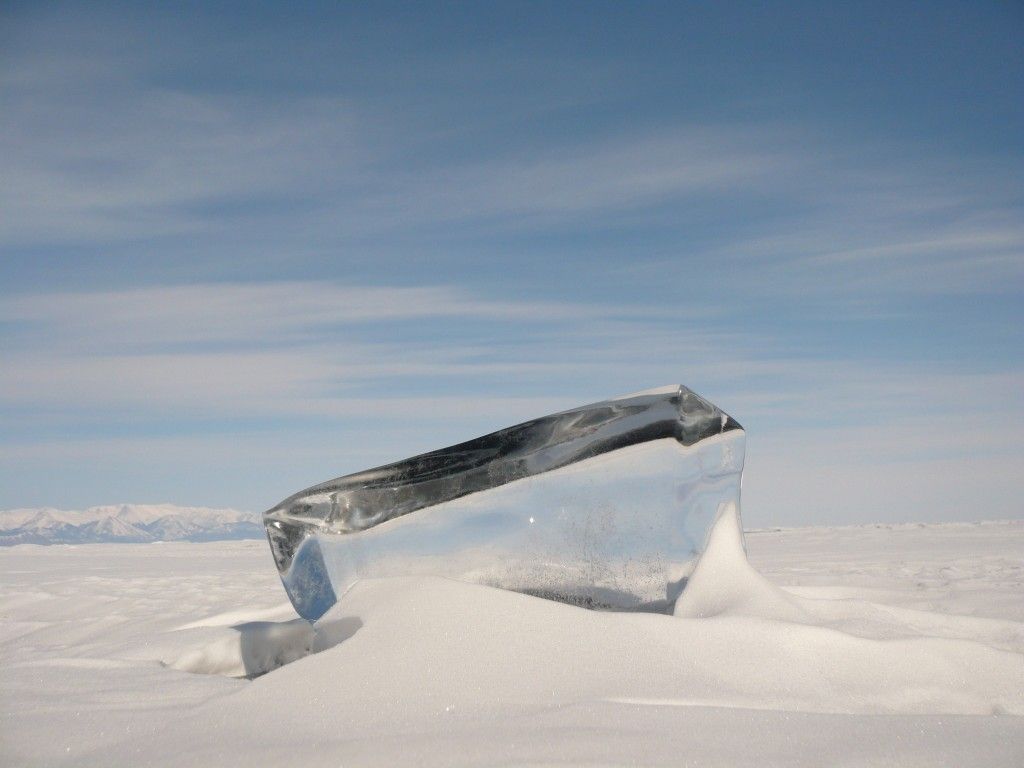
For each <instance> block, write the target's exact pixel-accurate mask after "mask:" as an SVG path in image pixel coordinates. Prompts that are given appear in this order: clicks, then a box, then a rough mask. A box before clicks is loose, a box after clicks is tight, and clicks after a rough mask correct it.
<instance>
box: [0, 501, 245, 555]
mask: <svg viewBox="0 0 1024 768" xmlns="http://www.w3.org/2000/svg"><path fill="white" fill-rule="evenodd" d="M264 535H265V534H264V531H263V524H262V522H261V521H260V515H258V514H256V513H255V512H239V511H238V510H236V509H211V508H209V507H179V506H176V505H174V504H120V505H110V506H103V507H89V509H83V510H63V509H52V508H49V507H43V508H38V509H7V510H0V546H12V545H14V544H92V543H99V542H108V543H109V542H134V543H142V542H150V541H223V540H225V539H259V538H263V536H264Z"/></svg>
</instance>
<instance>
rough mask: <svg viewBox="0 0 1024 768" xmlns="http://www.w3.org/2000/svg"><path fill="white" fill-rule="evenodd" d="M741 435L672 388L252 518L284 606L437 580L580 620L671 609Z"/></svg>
mask: <svg viewBox="0 0 1024 768" xmlns="http://www.w3.org/2000/svg"><path fill="white" fill-rule="evenodd" d="M743 455H744V433H743V429H742V428H741V427H740V425H739V424H737V423H736V421H735V420H733V418H732V417H730V416H728V415H727V414H725V413H723V412H722V411H721V410H719V409H718V408H717V407H715V406H714V405H712V404H711V403H709V402H708V401H707V400H704V399H703V398H701V397H700V396H699V395H697V394H695V393H694V392H691V391H690V390H689V389H687V388H686V387H683V386H670V387H662V388H660V389H656V390H648V391H646V392H641V393H638V394H635V395H627V396H624V397H620V398H615V399H611V400H605V401H603V402H600V403H594V404H592V405H586V406H583V407H581V408H574V409H572V410H569V411H563V412H561V413H556V414H553V415H551V416H544V417H542V418H539V419H534V420H532V421H528V422H525V423H523V424H517V425H515V426H512V427H508V428H506V429H502V430H499V431H497V432H493V433H491V434H489V435H484V436H483V437H478V438H476V439H475V440H470V441H469V442H465V443H460V444H459V445H453V446H451V447H449V448H442V449H440V450H437V451H431V452H430V453H424V454H421V455H419V456H414V457H412V458H410V459H406V460H404V461H399V462H397V463H394V464H388V465H386V466H383V467H378V468H376V469H369V470H366V471H364V472H357V473H355V474H352V475H346V476H344V477H339V478H337V479H334V480H329V481H327V482H325V483H321V484H320V485H315V486H313V487H312V488H308V489H306V490H304V491H301V492H299V493H297V494H295V495H293V496H290V497H289V498H287V499H285V500H284V501H282V502H281V503H280V504H278V505H277V506H275V507H273V508H272V509H270V510H268V511H267V512H265V513H264V515H263V519H264V524H265V525H266V528H267V535H268V538H269V540H270V547H271V550H272V551H273V555H274V560H275V562H276V564H277V568H278V570H279V571H280V573H281V579H282V581H283V582H284V586H285V589H286V590H287V592H288V596H289V597H290V598H291V601H292V603H293V605H294V606H295V609H296V610H297V611H298V613H299V614H300V615H301V616H303V617H304V618H306V619H309V620H316V619H317V618H319V617H320V616H322V615H323V614H324V613H325V612H326V611H327V610H328V609H329V608H330V607H331V606H332V605H333V604H334V603H335V602H336V601H337V600H338V599H339V598H340V597H341V596H342V595H344V593H345V591H346V590H347V589H349V587H351V586H352V585H353V584H354V583H355V582H356V581H358V580H360V579H366V578H378V577H386V576H415V575H423V576H444V577H448V578H453V579H459V580H461V581H468V582H473V583H477V584H486V585H490V586H495V587H501V588H503V589H511V590H515V591H518V592H525V593H528V594H531V595H537V596H540V597H546V598H550V599H553V600H560V601H563V602H567V603H572V604H574V605H579V606H583V607H587V608H595V609H605V610H625V611H654V612H671V610H672V607H673V605H674V603H675V600H676V598H677V597H678V596H679V594H680V593H681V591H682V590H683V589H684V588H685V585H686V579H687V577H688V576H689V574H690V573H691V571H692V570H693V567H694V565H695V563H696V561H697V558H698V557H699V555H700V554H701V552H702V551H703V548H704V545H705V541H706V538H707V534H708V531H709V530H710V528H711V525H712V524H713V523H714V521H715V518H716V515H717V514H718V511H719V509H720V508H724V507H725V506H726V505H728V504H730V503H733V504H735V505H736V509H738V508H739V493H740V475H741V473H742V470H743Z"/></svg>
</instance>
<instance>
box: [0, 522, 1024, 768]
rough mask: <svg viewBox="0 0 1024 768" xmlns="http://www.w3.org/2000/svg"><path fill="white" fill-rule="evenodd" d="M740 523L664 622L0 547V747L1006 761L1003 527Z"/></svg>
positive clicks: (285, 756)
mask: <svg viewBox="0 0 1024 768" xmlns="http://www.w3.org/2000/svg"><path fill="white" fill-rule="evenodd" d="M737 532H738V529H737V528H736V525H735V518H734V517H732V516H730V515H728V514H726V515H725V516H724V517H723V518H722V519H721V521H720V522H719V524H718V526H717V527H716V529H715V531H714V533H713V534H712V540H711V542H710V544H709V550H708V554H707V555H706V556H705V558H704V559H703V560H702V561H701V563H700V565H699V566H698V569H697V571H696V572H695V573H694V574H693V576H692V578H691V581H690V584H689V587H688V588H687V592H686V593H685V595H684V598H683V599H681V600H680V602H679V604H678V605H677V611H676V613H677V615H676V616H664V615H651V614H626V613H620V614H609V613H596V612H590V611H586V610H583V609H580V608H574V607H571V606H567V605H562V604H558V603H552V602H547V601H544V600H541V599H539V598H533V597H528V596H524V595H520V594H515V593H510V592H502V591H498V590H494V589H490V588H487V587H479V586H469V585H465V584H461V583H457V582H453V581H445V580H441V579H434V580H432V579H408V578H394V579H381V580H376V581H363V582H360V583H358V584H356V586H355V587H353V588H352V589H351V590H350V591H349V593H348V594H346V595H345V596H344V599H343V600H341V601H340V603H339V604H338V605H337V606H335V607H334V609H332V611H331V612H329V613H328V614H327V616H325V617H324V619H322V620H321V621H320V622H319V623H318V626H317V628H316V629H315V630H314V629H312V628H310V627H309V625H307V624H305V623H304V622H302V621H299V620H296V619H295V614H294V612H293V611H292V608H291V606H290V605H289V604H288V602H287V601H286V599H285V596H284V591H283V589H282V587H281V585H280V583H279V581H278V576H277V572H276V570H275V568H274V566H273V564H272V562H271V557H270V553H269V551H268V547H267V544H266V543H265V542H263V541H232V542H212V543H188V542H175V543H164V544H89V545H76V546H69V545H59V546H38V545H31V544H23V545H18V546H13V547H7V548H4V549H2V550H0V566H2V567H0V650H2V660H0V663H2V667H0V714H2V718H0V764H2V765H5V766H17V765H31V766H46V765H87V766H104V767H109V766H129V765H131V766H145V765H161V766H163V765H168V766H190V765H203V766H262V765H282V766H284V765H287V766H303V767H304V768H308V767H311V766H359V765H379V766H396V765H425V766H433V765H437V766H448V765H488V766H491V765H560V766H565V765H602V766H607V765H666V766H688V765H693V766H747V765H749V766H770V765H783V766H823V765H829V766H865V765H885V766H890V765H905V766H919V765H928V766H935V765H945V766H1015V767H1017V768H1019V766H1021V765H1024V521H1011V522H993V523H982V524H963V525H955V524H950V525H934V526H909V525H908V526H895V527H894V526H874V527H855V528H806V529H791V530H771V531H753V532H750V533H748V535H747V546H748V550H749V554H750V561H751V564H752V565H753V566H754V568H756V569H757V571H759V572H760V574H763V576H764V577H767V578H766V579H764V578H762V576H760V575H759V574H758V572H757V571H755V570H754V568H751V567H748V566H747V565H746V564H745V563H744V562H743V560H742V558H741V557H738V555H737V546H738V541H739V537H738V535H737ZM267 670H273V671H270V672H269V673H268V674H262V675H260V673H261V672H266V671H267ZM248 678H251V679H248Z"/></svg>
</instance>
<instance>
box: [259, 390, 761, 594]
mask: <svg viewBox="0 0 1024 768" xmlns="http://www.w3.org/2000/svg"><path fill="white" fill-rule="evenodd" d="M735 429H742V427H741V426H740V425H739V424H738V423H737V422H736V421H735V419H733V418H732V417H731V416H729V415H728V414H726V413H724V412H723V411H721V410H720V409H719V408H717V407H716V406H715V405H713V404H711V403H710V402H708V401H707V400H705V399H704V398H702V397H700V396H699V395H697V394H696V393H694V392H693V391H691V390H690V389H688V388H686V387H684V386H682V385H678V386H672V387H662V388H659V389H656V390H648V391H647V392H641V393H637V394H635V395H627V396H625V397H622V398H616V399H612V400H604V401H601V402H599V403H593V404H591V405H585V406H582V407H579V408H573V409H571V410H568V411H562V412H560V413H556V414H552V415H550V416H544V417H541V418H539V419H533V420H531V421H527V422H524V423H522V424H517V425H515V426H511V427H507V428H505V429H501V430H498V431H497V432H492V433H490V434H488V435H484V436H482V437H478V438H476V439H474V440H469V441H467V442H464V443H459V444H458V445H453V446H450V447H448V448H441V449H439V450H436V451H431V452H429V453H424V454H420V455H418V456H413V457H411V458H409V459H405V460H403V461H399V462H395V463H393V464H387V465H384V466H381V467H377V468H374V469H369V470H365V471H363V472H357V473H355V474H351V475H345V476H343V477H338V478H335V479H333V480H328V481H327V482H325V483H320V484H318V485H314V486H312V487H310V488H307V489H306V490H304V491H300V492H299V493H296V494H294V495H292V496H289V497H288V498H287V499H285V500H284V501H282V502H281V503H280V504H277V505H276V506H274V507H272V508H271V509H269V510H268V511H267V512H265V513H264V515H263V521H264V525H265V526H266V529H267V537H268V539H269V541H270V548H271V551H272V552H273V556H274V561H275V563H276V565H277V568H278V571H279V572H280V573H281V576H282V579H284V580H285V586H286V588H288V592H289V595H290V596H291V597H292V599H293V601H294V600H295V598H296V593H297V592H298V591H301V589H306V588H309V589H311V590H312V591H313V592H315V591H316V590H315V589H312V588H313V587H318V588H319V589H320V590H321V591H323V590H324V589H330V587H329V584H330V582H329V579H327V578H326V574H319V573H308V574H305V575H300V574H291V577H292V579H291V581H289V579H288V576H289V573H288V572H289V570H290V569H291V566H292V560H293V558H294V556H295V554H296V552H297V551H298V549H299V547H300V545H301V544H302V543H303V542H304V541H305V540H306V539H307V538H308V537H309V536H311V535H313V534H315V533H317V532H320V531H322V532H329V533H333V534H345V533H355V532H358V531H362V530H366V529H368V528H372V527H373V526H375V525H379V524H381V523H384V522H386V521H388V520H392V519H394V518H396V517H400V516H402V515H407V514H410V513H412V512H415V511H417V510H419V509H423V508H425V507H430V506H433V505H435V504H440V503H443V502H446V501H451V500H453V499H457V498H459V497H462V496H466V495H468V494H471V493H476V492H478V491H483V490H486V489H488V488H494V487H496V486H499V485H504V484H505V483H509V482H512V481H514V480H520V479H523V478H526V477H530V476H533V475H538V474H541V473H543V472H549V471H551V470H554V469H558V468H559V467H564V466H567V465H569V464H572V463H574V462H577V461H580V460H582V459H587V458H591V457H593V456H598V455H600V454H603V453H607V452H609V451H614V450H618V449H620V448H625V447H627V446H630V445H636V444H638V443H644V442H647V441H649V440H658V439H662V438H669V437H671V438H675V439H676V440H677V441H678V442H679V443H680V444H682V445H684V446H691V445H694V444H696V443H698V442H700V441H701V440H704V439H706V438H709V437H713V436H715V435H719V434H723V433H725V432H729V431H731V430H735ZM307 567H308V564H307ZM320 567H321V568H322V565H321V566H320ZM295 578H301V580H302V581H303V582H311V581H315V582H317V584H316V585H314V584H312V583H307V584H306V585H299V584H296V583H294V580H295ZM334 600H335V596H334V595H333V593H332V594H329V595H328V594H321V595H320V597H319V598H318V599H317V601H318V602H328V603H333V602H334ZM300 612H302V611H300Z"/></svg>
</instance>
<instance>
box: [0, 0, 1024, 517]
mask: <svg viewBox="0 0 1024 768" xmlns="http://www.w3.org/2000/svg"><path fill="white" fill-rule="evenodd" d="M1022 95H1024V10H1022V8H1021V6H1020V5H1019V4H1016V3H1012V2H993V3H948V4H947V3H935V2H932V3H921V4H917V3H877V4H872V3H856V4H854V3H851V4H843V5H842V6H840V4H821V3H806V4H801V3H791V4H786V5H784V6H782V5H781V4H778V5H754V4H724V3H723V4H719V3H707V4H688V3H664V4H662V3H637V4H617V3H614V4H613V3H609V4H602V3H536V4H533V3H494V4H483V3H480V4H478V3H466V4H453V5H435V4H427V3H410V4H391V3H366V4H363V5H358V6H357V5H345V4H336V3H324V4H321V5H318V4H304V5H303V6H302V7H301V8H299V7H295V6H293V5H292V4H280V5H276V4H250V3H246V4H237V5H236V4H223V3H222V4H205V3H204V4H200V3H196V4H189V3H184V4H173V5H166V4H138V3H132V4H124V5H117V4H102V3H90V4H87V5H86V4H81V5H65V4H59V3H47V4H40V3H6V4H4V7H3V9H0V98H2V104H3V107H2V109H0V179H2V182H0V360H2V365H0V507H16V506H39V505H51V506H58V507H81V506H85V505H90V504H99V503H113V502H121V501H138V502H155V501H170V502H177V503H192V504H210V505H231V506H236V507H240V508H246V509H254V510H259V509H264V508H266V507H269V506H271V505H272V504H274V503H276V502H277V501H278V500H280V498H282V497H284V496H286V495H288V494H290V493H292V492H293V491H296V490H298V489H300V488H302V487H305V486H307V485H309V484H312V483H314V482H318V481H321V480H324V479H326V478H328V477H332V476H336V475H339V474H343V473H346V472H350V471H355V470H358V469H363V468H366V467H369V466H372V465H375V464H379V463H383V462H385V461H389V460H394V459H399V458H403V457H405V456H408V455H411V454H413V453H417V452H420V451H423V450H428V449H431V448H436V447H439V446H442V445H446V444H449V443H452V442H456V441H459V440H462V439H466V438H469V437H473V436H476V435H477V434H481V433H483V432H485V431H490V430H491V429H495V428H499V427H502V426H507V425H508V424H511V423H514V422H516V421H520V420H523V419H526V418H529V417H532V416H537V415H541V414H544V413H548V412H551V411H553V410H557V409H561V408H565V407H571V406H573V405H578V404H581V403H585V402H590V401H594V400H598V399H602V398H604V397H606V396H610V395H615V394H620V393H623V392H629V391H634V390H637V389H644V388H647V387H651V386H657V385H661V384H666V383H672V382H681V383H685V384H686V385H688V386H690V387H691V388H693V389H695V390H696V391H698V392H700V393H701V394H703V395H705V396H706V397H708V398H709V399H711V400H712V401H714V402H715V403H716V404H718V405H720V406H721V407H722V408H723V409H725V410H726V411H728V412H729V413H731V414H733V415H734V416H735V417H736V418H737V419H738V420H739V421H740V422H741V423H742V424H743V425H744V426H745V427H746V428H747V430H748V435H749V442H748V457H747V474H746V477H745V485H744V494H745V497H744V505H745V506H744V515H745V518H746V521H747V523H748V525H756V526H766V525H792V524H803V523H853V522H865V521H907V520H969V519H982V518H993V517H996V518H999V517H1019V516H1020V515H1021V513H1022V506H1021V501H1020V500H1021V498H1022V497H1024V472H1022V471H1021V470H1022V468H1024V441H1022V439H1021V434H1024V331H1022V328H1024V215H1022V214H1024V183H1022V181H1024V98H1022Z"/></svg>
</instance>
